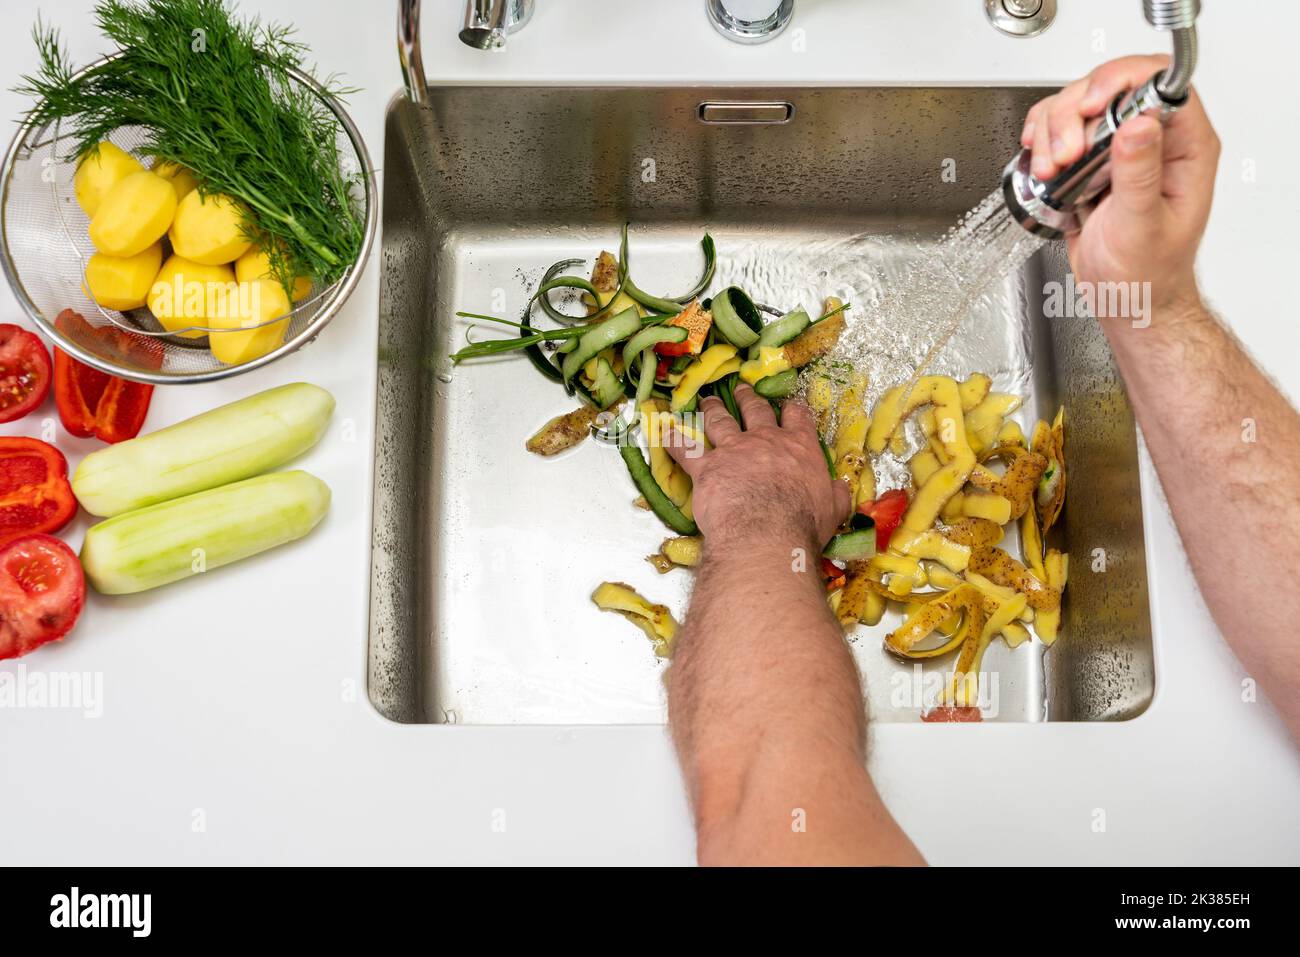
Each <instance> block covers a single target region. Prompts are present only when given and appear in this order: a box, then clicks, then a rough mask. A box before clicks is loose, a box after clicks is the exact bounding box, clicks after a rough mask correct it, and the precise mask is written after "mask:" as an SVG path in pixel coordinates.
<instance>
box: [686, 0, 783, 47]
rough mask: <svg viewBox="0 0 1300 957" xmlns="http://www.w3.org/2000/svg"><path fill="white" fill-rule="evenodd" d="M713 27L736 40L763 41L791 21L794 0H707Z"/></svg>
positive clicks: (706, 3) (730, 38)
mask: <svg viewBox="0 0 1300 957" xmlns="http://www.w3.org/2000/svg"><path fill="white" fill-rule="evenodd" d="M705 9H706V11H707V12H708V15H709V22H710V23H712V24H713V28H714V29H715V30H717V31H718V32H719V33H721V34H722V35H723V36H724V37H726V38H727V39H728V40H735V41H736V42H737V43H764V42H766V41H768V40H771V39H772V38H774V37H775V36H776V35H777V34H778V33H780V32H781V31H782V30H784V29H785V28H786V27H787V26H789V24H790V18H791V17H793V16H794V0H705Z"/></svg>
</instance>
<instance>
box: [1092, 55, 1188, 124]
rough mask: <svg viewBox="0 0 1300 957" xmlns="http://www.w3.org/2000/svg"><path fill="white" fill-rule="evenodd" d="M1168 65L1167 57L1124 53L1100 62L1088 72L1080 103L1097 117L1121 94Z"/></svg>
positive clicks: (1139, 84) (1137, 85)
mask: <svg viewBox="0 0 1300 957" xmlns="http://www.w3.org/2000/svg"><path fill="white" fill-rule="evenodd" d="M1167 66H1169V57H1167V56H1125V57H1120V58H1119V59H1118V60H1111V61H1110V62H1108V63H1103V64H1102V65H1101V66H1099V67H1097V69H1095V70H1093V71H1092V72H1091V73H1089V74H1088V86H1087V90H1086V91H1085V92H1084V94H1083V98H1082V100H1081V102H1080V106H1081V107H1082V108H1084V109H1086V110H1088V111H1089V113H1088V115H1089V116H1098V115H1100V113H1101V111H1102V110H1104V109H1105V108H1106V106H1107V104H1109V103H1110V101H1111V100H1113V99H1114V98H1115V97H1117V96H1118V95H1119V94H1120V93H1122V92H1123V91H1125V90H1132V89H1134V88H1136V87H1139V86H1141V85H1142V84H1143V83H1145V82H1146V81H1147V80H1149V79H1151V77H1152V76H1154V75H1155V74H1156V73H1158V72H1159V71H1160V70H1163V69H1164V68H1165V67H1167Z"/></svg>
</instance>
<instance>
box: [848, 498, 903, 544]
mask: <svg viewBox="0 0 1300 957" xmlns="http://www.w3.org/2000/svg"><path fill="white" fill-rule="evenodd" d="M858 511H859V512H861V513H862V514H863V515H866V516H869V517H870V518H871V519H872V521H874V522H875V523H876V551H877V552H883V551H884V550H885V549H887V548H889V540H890V539H891V538H893V537H894V530H895V529H896V528H898V525H899V523H900V522H902V520H903V513H905V512H906V511H907V493H906V492H905V491H903V490H902V489H901V488H894V489H890V490H889V491H888V492H885V493H884V494H882V495H881V496H880V497H879V498H878V499H876V500H875V501H874V502H863V503H862V504H861V505H859V506H858Z"/></svg>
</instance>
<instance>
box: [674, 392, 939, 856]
mask: <svg viewBox="0 0 1300 957" xmlns="http://www.w3.org/2000/svg"><path fill="white" fill-rule="evenodd" d="M736 395H737V401H738V403H739V405H740V407H741V410H742V413H743V417H744V419H745V424H746V431H743V432H742V431H741V428H740V426H739V425H738V424H737V423H736V422H735V420H733V419H732V418H731V416H730V415H728V413H727V412H726V410H725V409H724V408H723V407H722V404H721V403H720V402H718V400H716V399H707V400H705V402H704V404H703V406H702V412H703V417H704V426H705V431H706V433H707V434H708V436H709V439H710V441H711V442H712V443H713V445H714V446H715V448H714V449H713V450H711V451H708V452H703V450H702V449H700V448H699V447H698V446H690V445H687V446H684V447H680V446H679V447H678V448H676V449H674V450H673V451H674V455H675V457H677V459H678V461H680V462H681V463H682V465H683V467H685V468H686V469H687V471H688V472H689V473H690V474H691V476H692V479H693V480H694V488H695V493H694V506H695V515H696V519H697V521H698V522H699V524H700V526H701V529H702V530H703V531H704V535H705V545H704V554H703V559H702V562H701V567H700V570H699V575H698V578H697V581H696V585H695V591H694V594H693V595H692V598H691V603H690V608H689V610H688V612H687V615H686V623H685V627H684V628H683V630H682V633H681V635H680V637H679V638H678V644H677V651H676V652H675V654H674V659H673V667H672V671H671V675H670V678H669V684H668V709H669V722H670V726H671V729H672V733H673V740H674V742H675V744H676V747H677V751H678V755H679V757H680V760H681V764H682V768H683V772H684V774H685V777H686V782H687V786H688V788H689V791H690V795H691V802H692V805H693V807H694V810H695V820H696V832H697V836H698V838H697V839H698V856H699V860H700V862H701V863H702V864H905V863H909V864H910V863H921V859H920V856H919V855H918V854H917V852H916V849H915V848H914V847H913V846H912V845H911V843H910V842H909V841H908V839H907V837H906V836H905V835H904V834H903V832H902V831H901V830H900V829H899V827H898V825H897V824H896V823H895V822H894V820H893V818H892V817H890V815H889V812H888V811H887V810H886V808H885V806H884V804H883V802H882V801H881V799H880V796H879V795H878V794H877V792H876V790H875V787H874V786H873V785H872V783H871V778H870V777H869V776H868V774H867V771H866V767H865V764H864V761H865V753H864V751H865V733H866V717H865V713H864V708H863V702H862V690H861V685H860V682H859V679H858V673H857V668H856V667H855V665H854V662H853V658H852V655H851V654H850V653H849V650H848V647H847V645H846V644H845V641H844V637H843V635H842V634H841V633H840V629H839V626H838V624H837V623H836V621H835V618H834V616H833V615H832V614H831V613H830V610H829V608H828V607H827V604H826V596H825V593H824V591H823V588H822V585H821V580H820V577H819V557H820V553H821V543H823V542H825V540H826V539H827V538H829V537H830V535H831V533H832V532H833V531H834V529H835V527H836V525H837V523H838V519H839V518H840V517H842V515H843V514H844V513H845V512H846V511H847V510H848V500H847V498H848V497H847V494H846V491H847V490H846V489H845V487H844V486H843V485H842V484H840V483H833V482H832V481H831V480H830V477H829V475H828V474H827V471H826V465H825V460H824V459H823V457H822V452H821V449H820V447H819V446H818V444H817V436H816V430H815V427H814V425H813V421H812V415H811V413H810V412H809V411H808V410H807V408H806V407H804V406H802V405H800V404H798V403H787V404H786V406H785V409H784V411H783V415H782V424H781V425H778V424H777V422H776V418H775V415H774V414H773V412H772V409H771V407H770V406H769V405H768V404H767V402H766V401H764V400H763V399H761V398H760V397H759V396H757V395H756V394H755V393H754V392H753V390H751V389H750V388H749V387H748V386H742V387H740V388H739V389H738V390H737V393H736Z"/></svg>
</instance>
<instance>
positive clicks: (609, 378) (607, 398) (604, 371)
mask: <svg viewBox="0 0 1300 957" xmlns="http://www.w3.org/2000/svg"><path fill="white" fill-rule="evenodd" d="M591 394H592V395H593V396H595V398H596V404H597V405H598V406H600V408H601V409H608V408H609V407H610V406H611V405H613V404H614V403H615V402H617V401H618V400H619V399H621V398H623V383H622V382H620V381H619V378H618V376H616V375H614V370H613V368H612V367H611V366H610V364H609V363H608V362H607V361H606V360H605V358H604V357H603V356H602V357H600V358H598V359H597V360H596V378H595V381H593V382H592V384H591Z"/></svg>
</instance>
